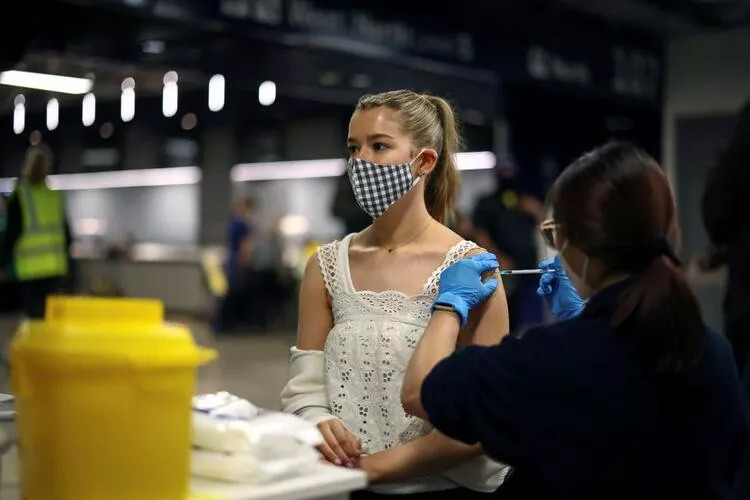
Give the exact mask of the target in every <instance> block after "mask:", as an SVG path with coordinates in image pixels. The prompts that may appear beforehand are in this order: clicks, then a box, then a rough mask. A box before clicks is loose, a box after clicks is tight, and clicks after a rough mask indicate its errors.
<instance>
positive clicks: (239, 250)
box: [212, 197, 255, 332]
mask: <svg viewBox="0 0 750 500" xmlns="http://www.w3.org/2000/svg"><path fill="white" fill-rule="evenodd" d="M254 205H255V202H254V200H253V199H252V198H250V197H244V198H242V199H240V200H239V201H237V202H235V204H234V207H233V210H232V214H231V216H230V218H229V225H228V227H227V236H228V241H227V262H226V265H225V272H226V275H227V282H228V283H229V288H228V290H227V294H226V296H225V297H224V298H223V299H222V300H221V301H220V303H219V307H218V310H217V314H216V316H215V317H214V320H213V322H212V323H213V329H214V331H217V332H225V331H230V330H232V329H234V328H237V327H240V326H244V325H245V319H246V317H247V309H248V306H249V303H250V300H251V293H250V289H249V286H248V273H249V271H250V264H251V261H252V256H253V246H254V240H253V237H254V234H253V227H252V225H251V217H252V214H253V207H254Z"/></svg>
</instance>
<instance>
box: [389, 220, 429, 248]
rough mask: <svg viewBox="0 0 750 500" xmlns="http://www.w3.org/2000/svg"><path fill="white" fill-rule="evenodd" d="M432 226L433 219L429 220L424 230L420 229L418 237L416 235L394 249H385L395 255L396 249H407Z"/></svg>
mask: <svg viewBox="0 0 750 500" xmlns="http://www.w3.org/2000/svg"><path fill="white" fill-rule="evenodd" d="M430 224H432V219H430V220H428V221H427V224H425V225H424V227H423V228H422V229H420V230H419V232H418V233H417V234H416V235H414V236H413V237H412V238H411V239H409V240H407V241H405V242H403V243H399V244H398V245H396V246H393V247H390V248H388V247H384V248H385V249H386V250H388V253H393V251H394V250H395V249H397V248H401V247H405V246H406V245H408V244H409V243H411V242H413V241H414V240H416V239H417V238H419V237H420V236H422V235H423V234H424V232H425V231H427V228H428V227H430Z"/></svg>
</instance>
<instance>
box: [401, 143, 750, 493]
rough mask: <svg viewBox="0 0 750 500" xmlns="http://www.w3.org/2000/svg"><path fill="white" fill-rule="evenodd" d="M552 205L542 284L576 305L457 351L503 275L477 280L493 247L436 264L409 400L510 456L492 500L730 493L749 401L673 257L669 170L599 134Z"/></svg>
mask: <svg viewBox="0 0 750 500" xmlns="http://www.w3.org/2000/svg"><path fill="white" fill-rule="evenodd" d="M594 194H595V195H594ZM550 206H551V207H552V209H553V217H554V219H553V220H552V221H550V223H549V224H545V226H546V227H547V228H548V230H547V231H545V234H546V235H548V236H549V238H546V239H548V241H549V243H550V244H551V245H553V246H554V248H555V249H556V250H557V251H558V257H557V258H556V260H555V261H553V262H552V263H549V264H544V266H543V268H544V269H547V268H549V266H551V267H552V269H553V270H554V272H553V273H552V274H545V275H544V276H549V277H551V278H552V279H551V280H550V279H541V280H540V285H541V286H540V292H541V293H543V294H545V295H546V296H548V297H549V299H548V300H549V301H550V305H551V308H552V310H553V312H556V313H559V312H566V311H568V310H569V309H570V305H571V304H572V305H574V306H575V309H577V310H576V311H575V314H574V315H573V317H572V319H570V320H567V321H560V322H558V323H555V324H552V325H547V326H542V327H537V328H533V329H530V330H528V331H526V332H525V334H524V335H523V336H517V335H510V336H508V337H505V338H504V339H503V340H502V341H501V342H500V344H498V345H496V346H491V347H482V346H469V347H466V348H464V349H463V350H461V351H456V352H455V354H452V353H453V351H454V348H455V344H456V339H457V337H458V332H459V328H460V326H461V325H462V324H463V322H464V320H465V318H466V316H467V315H468V311H469V310H471V308H472V307H474V306H476V305H478V304H479V303H481V302H482V301H483V300H485V299H486V298H487V297H489V296H490V295H491V294H492V293H493V292H494V289H495V287H496V286H497V282H496V280H491V281H488V282H486V283H485V282H483V280H482V276H483V272H486V271H490V270H491V269H493V268H494V267H496V266H497V265H498V264H497V262H496V261H495V260H494V259H493V258H492V256H490V255H489V254H484V255H477V256H474V257H472V258H471V259H466V260H463V261H459V262H458V263H456V264H455V265H454V266H452V267H450V268H448V269H447V270H446V271H445V272H444V273H443V275H442V276H441V280H440V291H439V293H438V296H437V298H436V300H435V307H436V311H435V313H434V315H433V318H432V320H431V322H430V324H429V326H428V327H427V330H426V332H425V334H424V335H423V336H422V338H421V340H420V343H419V345H418V346H417V349H416V351H415V353H414V355H413V356H412V358H411V360H410V362H409V367H408V369H407V373H406V376H405V378H404V386H403V393H402V401H403V404H404V408H405V409H406V410H407V411H408V412H409V413H410V414H412V415H415V416H418V417H422V418H428V419H429V420H430V422H431V423H432V424H433V425H434V426H435V428H436V429H438V430H439V431H441V432H443V433H445V434H446V435H447V436H449V437H451V438H453V439H458V440H460V441H463V442H465V443H468V444H474V443H477V442H478V443H480V444H481V445H482V447H483V449H484V450H485V451H486V452H487V453H488V454H489V455H490V456H492V457H493V458H496V459H498V460H501V461H503V462H505V463H507V464H509V465H511V466H513V467H514V468H515V469H514V473H513V475H512V476H511V477H510V479H509V480H508V481H507V482H506V483H505V485H504V486H503V488H501V489H500V490H499V491H498V494H499V497H500V498H503V497H504V496H507V497H508V498H511V499H514V500H515V499H519V498H521V499H552V498H555V499H557V498H559V499H573V498H575V499H597V500H598V499H604V498H606V499H622V500H631V499H639V500H644V499H659V500H662V499H666V498H670V499H673V498H674V499H678V498H686V499H687V498H690V499H702V500H705V499H727V500H728V499H729V498H731V495H732V487H733V483H734V480H735V477H736V473H737V469H738V465H739V459H740V455H741V452H742V450H743V447H744V441H745V437H746V435H747V430H748V412H747V407H746V405H745V402H744V396H743V394H742V389H741V387H740V384H739V381H738V377H737V371H736V369H735V367H734V363H733V362H732V361H733V358H732V353H731V349H730V347H729V345H728V343H727V342H726V341H725V340H724V339H723V338H722V337H721V336H720V335H719V334H717V333H715V332H712V331H710V330H709V329H707V328H706V327H705V326H704V324H703V320H702V317H701V312H700V307H699V305H698V301H697V298H696V297H695V295H694V294H693V292H692V291H691V290H690V288H689V286H688V284H687V282H686V280H685V278H684V276H683V275H682V273H681V272H680V270H679V269H678V267H677V263H678V261H677V257H676V256H675V253H674V251H673V249H672V248H673V247H672V245H673V244H674V242H675V241H676V240H677V224H676V220H675V205H674V201H673V197H672V193H671V190H670V187H669V184H668V182H667V178H666V176H665V174H664V172H663V171H662V170H661V168H660V167H659V166H658V165H657V164H656V162H655V161H654V160H653V159H651V158H650V157H649V156H648V155H646V154H645V153H643V152H641V151H639V150H637V149H636V148H634V147H632V146H629V145H626V144H618V143H613V144H608V145H605V146H603V147H601V148H598V149H596V150H594V151H593V152H591V153H588V154H586V155H584V156H582V157H581V158H580V159H579V160H577V161H576V162H574V163H573V164H572V165H571V166H569V167H568V168H567V169H566V170H565V171H564V172H563V173H562V174H561V176H560V177H559V178H558V180H557V182H556V183H555V185H554V187H553V189H552V191H551V194H550ZM563 268H564V270H563ZM568 277H569V279H568ZM581 296H583V298H589V297H590V300H589V302H588V303H587V304H586V305H583V301H582V300H581Z"/></svg>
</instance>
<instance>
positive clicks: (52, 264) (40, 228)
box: [0, 145, 71, 319]
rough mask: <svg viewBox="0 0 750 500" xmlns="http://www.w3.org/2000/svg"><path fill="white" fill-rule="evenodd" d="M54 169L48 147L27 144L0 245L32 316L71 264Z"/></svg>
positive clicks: (40, 312)
mask: <svg viewBox="0 0 750 500" xmlns="http://www.w3.org/2000/svg"><path fill="white" fill-rule="evenodd" d="M51 169H52V152H51V151H50V150H49V148H48V147H46V146H44V145H40V146H34V147H31V148H29V149H28V151H27V152H26V158H25V161H24V164H23V167H22V169H21V176H20V179H19V181H18V185H17V186H16V189H15V190H14V191H13V193H12V194H11V196H10V199H9V202H8V208H7V224H6V228H5V235H4V237H3V240H2V246H1V247H0V269H5V268H6V267H7V266H8V264H9V263H11V262H12V264H13V268H14V272H15V277H16V279H18V280H19V281H20V284H21V295H22V303H23V310H24V313H25V315H26V316H27V317H28V318H33V319H39V318H43V317H44V311H45V303H46V300H47V296H48V295H51V294H53V293H55V292H57V291H58V290H59V288H60V286H61V283H62V281H63V279H64V278H65V277H66V276H67V275H68V270H69V248H70V242H71V236H70V228H69V226H68V223H67V221H66V217H65V208H64V201H63V197H62V195H61V193H60V192H59V191H52V190H51V189H50V188H49V187H48V186H47V176H48V175H49V173H50V171H51Z"/></svg>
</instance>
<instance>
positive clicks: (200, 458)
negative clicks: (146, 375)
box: [191, 392, 324, 484]
mask: <svg viewBox="0 0 750 500" xmlns="http://www.w3.org/2000/svg"><path fill="white" fill-rule="evenodd" d="M192 419H193V420H192V444H193V452H192V458H191V472H192V474H193V475H196V476H201V477H207V478H211V479H218V480H225V481H235V482H245V483H254V484H260V483H266V482H272V481H276V480H279V479H283V478H286V477H294V476H299V475H304V474H305V473H308V472H309V471H310V470H312V468H313V467H314V466H315V465H316V464H317V463H318V462H319V461H320V460H321V456H320V454H319V453H318V452H317V451H316V450H315V448H316V447H317V446H319V445H321V444H323V442H324V441H323V437H322V436H321V434H320V432H319V431H318V429H317V427H316V426H315V425H313V424H312V423H310V422H307V421H306V420H303V419H301V418H299V417H297V416H294V415H290V414H287V413H280V412H271V411H267V410H262V409H259V408H257V407H256V406H254V405H253V404H252V403H250V402H249V401H246V400H244V399H242V398H238V397H237V396H233V395H231V394H229V393H226V392H221V393H216V394H204V395H201V396H196V397H195V398H193V414H192Z"/></svg>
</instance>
